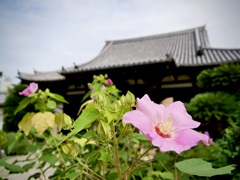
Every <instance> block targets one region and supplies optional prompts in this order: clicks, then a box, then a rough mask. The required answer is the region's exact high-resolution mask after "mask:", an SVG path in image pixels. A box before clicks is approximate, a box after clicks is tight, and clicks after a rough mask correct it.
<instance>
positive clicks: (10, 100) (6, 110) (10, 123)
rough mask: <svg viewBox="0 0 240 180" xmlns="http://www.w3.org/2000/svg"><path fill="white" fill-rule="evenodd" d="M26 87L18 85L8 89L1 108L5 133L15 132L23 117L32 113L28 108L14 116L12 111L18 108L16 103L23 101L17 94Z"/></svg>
mask: <svg viewBox="0 0 240 180" xmlns="http://www.w3.org/2000/svg"><path fill="white" fill-rule="evenodd" d="M26 87H27V86H26V85H22V84H18V85H14V86H13V87H12V88H8V92H7V96H6V99H5V102H4V106H3V130H4V131H5V132H16V131H18V123H19V121H21V119H22V118H23V116H24V115H25V114H26V113H27V112H28V111H32V110H33V107H30V106H28V107H27V108H26V109H23V110H22V111H21V112H19V113H18V114H16V115H14V111H15V110H16V108H17V107H18V103H19V102H20V101H21V100H23V99H24V97H22V96H20V95H19V94H18V93H19V92H20V91H22V90H23V89H25V88H26Z"/></svg>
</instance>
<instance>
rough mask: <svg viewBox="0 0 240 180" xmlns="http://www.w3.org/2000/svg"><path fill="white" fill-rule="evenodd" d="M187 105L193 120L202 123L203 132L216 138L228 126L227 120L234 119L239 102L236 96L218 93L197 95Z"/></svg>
mask: <svg viewBox="0 0 240 180" xmlns="http://www.w3.org/2000/svg"><path fill="white" fill-rule="evenodd" d="M185 105H186V109H187V111H188V112H189V113H190V114H191V115H192V117H193V119H195V120H197V121H200V122H202V130H203V131H209V132H210V134H211V133H212V134H211V135H212V136H213V137H215V138H216V137H221V136H220V135H221V134H222V131H223V130H224V129H225V128H226V127H227V126H228V122H227V119H229V118H234V115H235V113H236V110H237V106H238V102H237V98H236V96H234V95H231V94H229V93H226V92H222V91H217V92H206V93H202V94H197V95H196V96H194V97H193V98H192V99H191V100H190V102H189V103H186V104H185ZM214 131H215V132H216V133H215V134H213V132H214Z"/></svg>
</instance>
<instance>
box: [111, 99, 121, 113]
mask: <svg viewBox="0 0 240 180" xmlns="http://www.w3.org/2000/svg"><path fill="white" fill-rule="evenodd" d="M119 109H120V107H119V103H118V102H117V101H114V102H113V103H111V104H109V105H108V110H109V111H110V112H112V113H116V112H118V111H119Z"/></svg>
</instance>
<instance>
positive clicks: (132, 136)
mask: <svg viewBox="0 0 240 180" xmlns="http://www.w3.org/2000/svg"><path fill="white" fill-rule="evenodd" d="M106 78H107V75H105V76H103V75H100V76H94V80H93V82H92V83H89V84H88V85H89V88H90V93H89V94H87V95H86V97H90V98H91V99H90V100H87V101H86V102H84V103H83V105H82V106H81V107H80V111H79V117H78V118H77V119H76V120H75V121H74V120H72V119H71V117H69V116H68V115H67V114H64V113H56V112H54V108H56V106H55V104H56V103H57V102H59V101H60V102H65V103H67V102H66V101H65V99H64V98H63V97H61V96H59V95H56V94H53V93H51V92H50V91H49V90H48V89H47V90H45V91H41V90H38V91H37V92H35V93H32V94H30V95H29V96H28V97H26V98H25V99H23V100H22V101H21V102H20V103H19V106H18V108H17V109H16V110H15V113H16V114H18V113H19V112H21V111H22V110H23V109H26V108H27V107H28V106H29V105H30V106H31V105H34V108H35V109H34V110H35V111H29V112H27V113H26V114H25V116H24V117H23V118H22V120H21V121H20V122H19V128H20V130H21V131H23V132H24V133H21V136H22V135H24V136H25V137H27V138H28V139H29V145H28V147H27V152H28V153H29V156H27V158H26V162H28V164H27V165H24V166H20V165H18V164H17V162H16V163H13V166H10V163H9V162H8V161H7V160H5V159H3V160H1V161H0V165H1V166H4V167H5V169H8V170H9V171H10V172H15V173H16V172H18V173H22V172H26V171H28V170H29V169H30V168H33V167H34V166H35V167H36V166H37V167H38V169H39V170H40V173H37V174H34V175H32V176H35V177H36V178H38V179H49V178H51V179H99V180H100V179H145V180H146V179H156V178H159V179H160V178H161V179H174V178H175V179H180V178H181V177H183V175H184V174H185V173H187V174H189V175H188V176H192V175H198V176H203V175H206V174H205V172H206V171H209V172H210V171H212V174H210V175H211V176H212V175H219V174H229V173H231V171H232V170H233V169H234V168H233V167H232V166H229V165H228V166H225V167H221V168H223V169H224V171H220V172H219V170H213V168H212V164H209V163H207V162H204V163H203V164H202V168H204V169H205V170H204V171H199V172H198V173H197V174H196V171H194V172H191V171H187V172H186V171H185V170H184V169H182V168H180V166H178V165H177V166H175V165H174V162H175V161H176V159H177V158H176V154H175V153H173V152H168V153H160V152H159V148H155V147H153V146H152V144H151V143H150V141H149V139H148V138H149V137H148V138H147V137H146V136H144V135H143V134H142V133H139V131H138V130H137V129H135V128H134V127H133V126H132V125H130V124H125V123H123V121H122V119H123V116H124V114H125V113H127V112H129V111H132V110H134V109H135V107H136V102H135V97H134V95H133V94H132V93H131V92H127V94H126V95H121V96H120V95H119V92H120V91H119V90H118V89H117V88H116V87H115V86H114V85H113V83H112V81H111V80H110V79H106ZM53 101H54V102H55V103H54V102H53ZM136 118H137V117H136ZM61 130H69V131H70V132H69V133H68V134H67V135H64V134H63V133H62V132H61ZM203 148H205V147H203ZM177 157H178V155H177ZM197 161H200V160H197ZM201 162H202V161H201ZM39 163H40V164H39ZM178 163H180V164H181V162H178ZM184 163H186V164H188V165H189V166H196V163H195V162H193V161H192V160H191V159H189V160H186V161H184ZM49 168H54V169H56V171H55V173H54V174H53V175H52V176H51V177H46V176H45V173H46V171H47V170H48V169H49ZM200 170H202V169H200ZM181 171H183V172H181ZM213 171H214V172H213ZM207 176H209V175H207ZM30 178H31V177H29V179H30Z"/></svg>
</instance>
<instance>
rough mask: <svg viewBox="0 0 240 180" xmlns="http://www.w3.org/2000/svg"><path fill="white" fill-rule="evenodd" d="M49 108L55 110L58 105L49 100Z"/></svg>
mask: <svg viewBox="0 0 240 180" xmlns="http://www.w3.org/2000/svg"><path fill="white" fill-rule="evenodd" d="M47 107H48V108H49V109H55V108H56V107H57V103H56V102H55V101H53V100H50V99H49V100H48V101H47Z"/></svg>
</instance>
